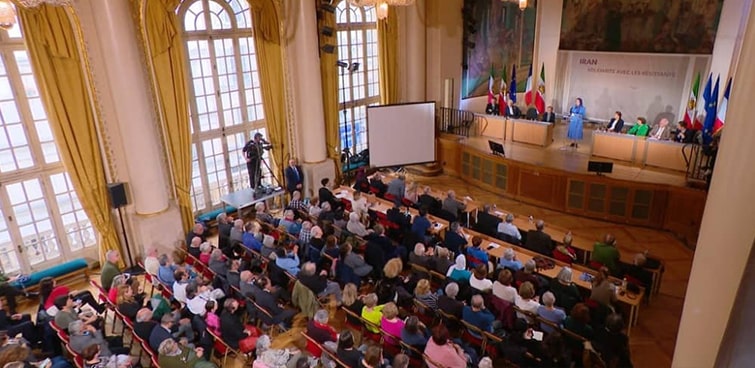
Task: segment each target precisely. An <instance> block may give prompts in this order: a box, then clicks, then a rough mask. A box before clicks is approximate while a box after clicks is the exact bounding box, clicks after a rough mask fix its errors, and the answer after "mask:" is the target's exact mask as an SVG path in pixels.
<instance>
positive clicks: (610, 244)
mask: <svg viewBox="0 0 755 368" xmlns="http://www.w3.org/2000/svg"><path fill="white" fill-rule="evenodd" d="M620 258H621V255H620V254H619V250H618V249H616V237H614V236H613V234H606V235H605V236H604V237H603V241H602V242H596V243H595V245H594V246H593V248H592V253H591V256H590V260H592V261H593V262H597V263H599V264H600V265H602V266H605V267H607V268H608V271H609V272H610V274H611V275H614V276H620V270H619V259H620Z"/></svg>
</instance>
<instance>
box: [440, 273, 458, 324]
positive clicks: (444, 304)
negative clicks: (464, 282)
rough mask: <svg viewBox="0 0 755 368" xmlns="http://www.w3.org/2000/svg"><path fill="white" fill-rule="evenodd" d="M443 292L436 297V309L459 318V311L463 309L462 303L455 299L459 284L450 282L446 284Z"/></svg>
mask: <svg viewBox="0 0 755 368" xmlns="http://www.w3.org/2000/svg"><path fill="white" fill-rule="evenodd" d="M444 291H445V294H443V295H441V296H440V297H438V309H440V310H442V311H444V312H446V313H448V314H450V315H452V316H455V317H456V318H458V319H461V313H462V311H463V310H464V303H463V302H461V301H458V300H456V295H458V294H459V285H458V284H457V283H455V282H451V283H449V284H448V285H446V288H445V290H444Z"/></svg>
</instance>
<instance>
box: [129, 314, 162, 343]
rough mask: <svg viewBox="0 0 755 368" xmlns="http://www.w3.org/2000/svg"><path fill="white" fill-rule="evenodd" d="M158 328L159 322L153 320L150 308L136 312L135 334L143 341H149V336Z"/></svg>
mask: <svg viewBox="0 0 755 368" xmlns="http://www.w3.org/2000/svg"><path fill="white" fill-rule="evenodd" d="M155 326H157V322H156V321H154V320H153V319H152V311H151V310H150V309H149V308H142V309H139V311H138V312H136V321H134V333H135V334H136V336H139V337H140V338H141V339H142V340H145V341H146V340H149V335H150V334H152V330H153V329H154V328H155Z"/></svg>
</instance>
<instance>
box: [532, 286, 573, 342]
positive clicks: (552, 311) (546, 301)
mask: <svg viewBox="0 0 755 368" xmlns="http://www.w3.org/2000/svg"><path fill="white" fill-rule="evenodd" d="M542 301H543V305H541V306H540V307H538V308H537V315H538V316H540V317H542V318H543V319H545V320H546V321H550V322H553V323H554V324H556V325H557V326H559V327H561V324H562V323H564V320H565V319H566V313H564V311H563V310H562V309H560V308H556V296H555V295H553V293H551V292H550V291H546V292H545V293H544V294H543V297H542ZM540 328H541V329H542V331H543V332H545V333H548V334H550V333H553V332H554V331H555V329H554V328H553V327H551V326H550V325H548V324H545V323H541V324H540Z"/></svg>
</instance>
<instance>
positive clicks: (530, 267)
mask: <svg viewBox="0 0 755 368" xmlns="http://www.w3.org/2000/svg"><path fill="white" fill-rule="evenodd" d="M535 267H537V264H536V263H535V260H533V259H530V260H528V261H527V262H525V263H524V267H523V268H522V269H521V270H519V271H517V272H516V273H515V274H514V280H516V283H517V285H521V284H522V283H524V282H530V283H532V286H533V287H535V290H537V289H539V288H540V286H541V285H540V278H539V277H538V276H537V274H536V273H535Z"/></svg>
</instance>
